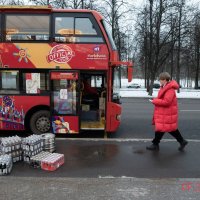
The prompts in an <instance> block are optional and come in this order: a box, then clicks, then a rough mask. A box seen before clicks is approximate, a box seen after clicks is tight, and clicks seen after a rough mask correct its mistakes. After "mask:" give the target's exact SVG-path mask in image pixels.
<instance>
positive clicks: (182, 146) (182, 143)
mask: <svg viewBox="0 0 200 200" xmlns="http://www.w3.org/2000/svg"><path fill="white" fill-rule="evenodd" d="M187 144H188V141H186V140H183V141H182V142H180V147H179V148H178V150H179V151H183V149H184V148H185V146H186V145H187Z"/></svg>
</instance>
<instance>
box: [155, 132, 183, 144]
mask: <svg viewBox="0 0 200 200" xmlns="http://www.w3.org/2000/svg"><path fill="white" fill-rule="evenodd" d="M164 134H165V132H155V137H154V139H153V141H152V143H153V144H155V145H158V144H159V143H160V140H161V139H162V137H163V135H164ZM169 134H171V135H172V136H173V137H174V138H175V139H176V140H177V141H178V142H179V143H182V142H183V137H182V135H181V133H180V131H179V130H178V129H177V130H175V131H172V132H169Z"/></svg>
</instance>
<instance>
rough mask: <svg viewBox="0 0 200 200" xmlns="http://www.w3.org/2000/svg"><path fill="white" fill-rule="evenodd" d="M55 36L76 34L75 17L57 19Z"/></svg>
mask: <svg viewBox="0 0 200 200" xmlns="http://www.w3.org/2000/svg"><path fill="white" fill-rule="evenodd" d="M55 34H60V35H72V34H74V18H73V17H56V18H55Z"/></svg>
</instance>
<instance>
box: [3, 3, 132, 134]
mask: <svg viewBox="0 0 200 200" xmlns="http://www.w3.org/2000/svg"><path fill="white" fill-rule="evenodd" d="M0 22H1V23H0V24H1V26H0V40H1V42H0V129H1V130H25V129H27V130H30V131H31V132H33V133H36V134H42V133H46V132H50V131H51V132H53V133H64V134H67V133H70V134H72V133H79V132H80V131H81V130H105V131H106V132H114V131H116V129H117V128H118V126H119V125H120V116H121V106H120V104H119V95H118V94H117V90H118V89H119V81H120V80H119V78H120V77H119V67H120V66H127V67H128V76H129V77H128V78H129V79H130V80H131V78H132V63H131V62H120V61H119V59H118V54H117V49H116V47H115V44H114V42H113V39H112V37H111V35H110V33H109V32H108V31H107V30H108V29H107V27H106V23H105V21H104V19H103V18H102V16H101V15H100V14H99V13H97V12H96V11H91V10H63V9H62V10H61V9H52V8H51V7H43V6H40V7H38V6H37V7H36V6H2V7H0Z"/></svg>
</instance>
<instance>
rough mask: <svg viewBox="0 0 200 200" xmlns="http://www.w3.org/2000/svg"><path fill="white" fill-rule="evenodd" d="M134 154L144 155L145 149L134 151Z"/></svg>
mask: <svg viewBox="0 0 200 200" xmlns="http://www.w3.org/2000/svg"><path fill="white" fill-rule="evenodd" d="M133 153H137V154H144V153H145V150H144V149H137V150H134V151H133Z"/></svg>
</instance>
